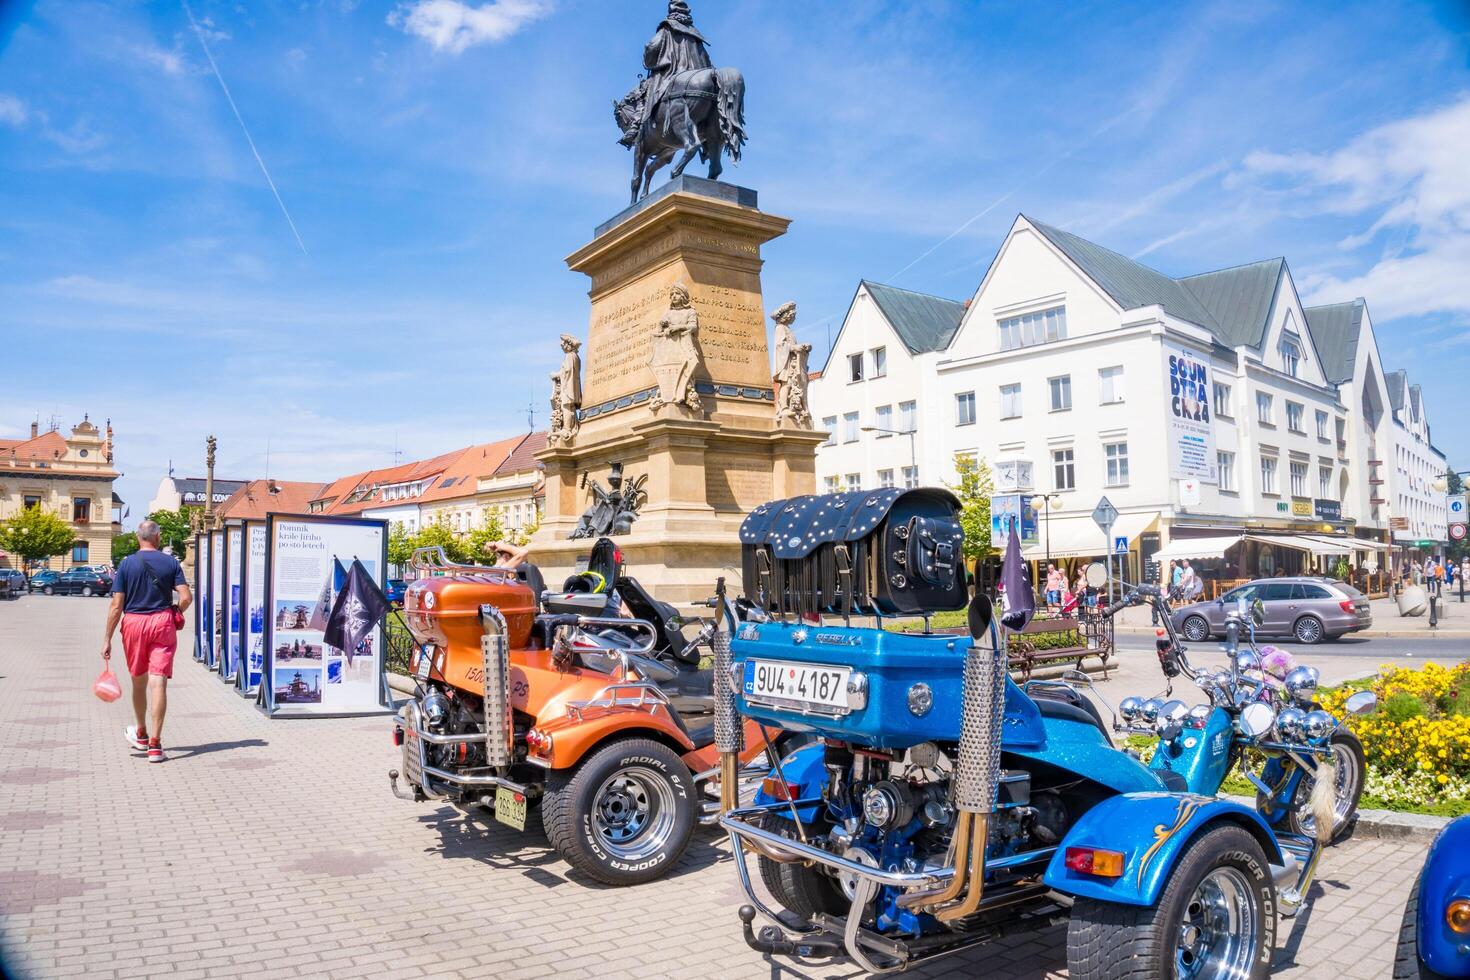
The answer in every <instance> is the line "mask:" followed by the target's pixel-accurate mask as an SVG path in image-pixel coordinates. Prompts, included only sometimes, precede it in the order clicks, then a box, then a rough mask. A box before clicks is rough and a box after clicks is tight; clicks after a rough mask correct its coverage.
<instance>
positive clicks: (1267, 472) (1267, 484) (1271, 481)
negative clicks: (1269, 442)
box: [1261, 456, 1276, 494]
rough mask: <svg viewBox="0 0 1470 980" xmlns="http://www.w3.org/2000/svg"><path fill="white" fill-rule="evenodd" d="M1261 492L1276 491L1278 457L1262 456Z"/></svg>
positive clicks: (1272, 492)
mask: <svg viewBox="0 0 1470 980" xmlns="http://www.w3.org/2000/svg"><path fill="white" fill-rule="evenodd" d="M1261 492H1262V493H1271V494H1274V493H1276V457H1275V456H1262V457H1261Z"/></svg>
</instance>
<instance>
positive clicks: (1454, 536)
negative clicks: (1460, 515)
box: [1450, 524, 1465, 541]
mask: <svg viewBox="0 0 1470 980" xmlns="http://www.w3.org/2000/svg"><path fill="white" fill-rule="evenodd" d="M1450 540H1451V541H1463V540H1465V525H1464V524H1451V525H1450Z"/></svg>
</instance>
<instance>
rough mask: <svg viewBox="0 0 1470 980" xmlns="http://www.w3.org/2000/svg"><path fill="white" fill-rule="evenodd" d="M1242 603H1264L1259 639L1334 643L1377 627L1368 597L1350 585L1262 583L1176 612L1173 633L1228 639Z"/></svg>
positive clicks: (1196, 638) (1295, 581) (1307, 579)
mask: <svg viewBox="0 0 1470 980" xmlns="http://www.w3.org/2000/svg"><path fill="white" fill-rule="evenodd" d="M1237 599H1246V600H1254V599H1260V600H1261V602H1262V604H1263V605H1264V606H1265V607H1266V621H1265V623H1264V624H1263V625H1262V626H1260V627H1258V628H1257V630H1256V633H1257V635H1260V636H1290V637H1294V638H1295V639H1296V641H1297V642H1298V643H1320V642H1321V641H1322V640H1324V639H1326V640H1335V639H1337V638H1338V637H1340V636H1343V635H1345V634H1347V633H1353V632H1356V631H1357V630H1363V629H1367V628H1368V627H1369V626H1372V625H1373V613H1372V611H1371V610H1370V609H1369V608H1368V597H1367V596H1365V595H1363V593H1361V592H1359V591H1358V590H1357V589H1355V588H1353V587H1352V586H1351V585H1348V584H1347V583H1346V582H1339V581H1337V580H1336V579H1330V578H1311V577H1305V576H1304V577H1298V578H1263V579H1256V580H1255V581H1254V582H1247V583H1246V584H1245V585H1241V586H1237V587H1236V588H1233V589H1231V590H1230V591H1229V592H1227V593H1225V594H1224V595H1223V596H1221V597H1220V598H1218V599H1215V600H1213V601H1205V602H1196V603H1194V604H1192V605H1188V606H1180V607H1179V608H1178V609H1176V610H1174V628H1175V629H1176V630H1178V631H1179V633H1180V634H1181V635H1182V636H1183V637H1184V638H1185V639H1187V640H1193V641H1195V642H1197V643H1198V642H1201V641H1203V640H1208V639H1211V638H1213V637H1223V636H1224V635H1225V611H1226V609H1228V608H1230V607H1231V606H1232V605H1233V604H1234V603H1235V601H1236V600H1237Z"/></svg>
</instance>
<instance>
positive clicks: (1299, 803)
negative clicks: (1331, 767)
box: [1256, 728, 1368, 844]
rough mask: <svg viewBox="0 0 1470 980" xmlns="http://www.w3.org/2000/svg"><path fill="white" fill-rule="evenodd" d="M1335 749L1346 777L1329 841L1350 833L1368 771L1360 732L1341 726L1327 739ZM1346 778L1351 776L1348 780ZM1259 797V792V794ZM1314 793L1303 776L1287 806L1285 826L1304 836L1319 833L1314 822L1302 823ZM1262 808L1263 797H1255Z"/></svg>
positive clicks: (1337, 839)
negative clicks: (1358, 734)
mask: <svg viewBox="0 0 1470 980" xmlns="http://www.w3.org/2000/svg"><path fill="white" fill-rule="evenodd" d="M1328 744H1329V745H1331V746H1332V749H1333V751H1334V752H1335V753H1336V755H1337V764H1338V766H1339V779H1341V780H1343V782H1342V784H1341V785H1340V787H1339V790H1338V800H1337V824H1336V826H1334V827H1333V828H1332V839H1331V840H1330V841H1328V842H1327V843H1328V844H1336V843H1338V842H1339V841H1341V840H1342V839H1343V838H1344V837H1346V836H1347V835H1348V831H1350V830H1351V829H1352V826H1353V821H1354V820H1356V819H1357V815H1358V801H1359V800H1361V799H1362V798H1363V782H1364V780H1365V779H1366V777H1367V773H1368V758H1367V756H1366V755H1365V754H1364V752H1363V743H1362V742H1360V741H1358V736H1356V735H1354V734H1353V733H1352V732H1351V731H1347V730H1345V729H1341V728H1339V729H1338V730H1337V731H1336V732H1334V733H1333V735H1332V738H1331V739H1329V740H1328ZM1344 765H1349V766H1353V767H1354V769H1353V774H1352V775H1351V776H1349V775H1348V774H1347V773H1346V770H1343V769H1342V768H1341V767H1342V766H1344ZM1347 779H1352V782H1351V783H1347V782H1346V780H1347ZM1256 795H1257V797H1259V796H1260V794H1259V793H1258V794H1256ZM1311 796H1312V784H1311V781H1310V780H1308V779H1306V778H1303V779H1302V780H1301V781H1300V782H1298V783H1297V784H1296V794H1295V795H1294V796H1293V797H1292V800H1291V804H1290V805H1289V806H1288V807H1287V810H1286V826H1287V828H1288V829H1289V830H1290V831H1291V832H1292V833H1293V834H1301V835H1302V836H1303V837H1311V836H1313V835H1314V834H1315V833H1316V827H1315V825H1309V824H1307V823H1303V821H1302V817H1303V816H1305V815H1306V814H1305V810H1306V808H1307V805H1308V801H1309V800H1310V799H1311ZM1256 806H1257V807H1258V808H1259V806H1260V800H1259V798H1258V799H1257V800H1256Z"/></svg>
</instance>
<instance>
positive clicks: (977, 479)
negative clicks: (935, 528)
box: [949, 453, 995, 564]
mask: <svg viewBox="0 0 1470 980" xmlns="http://www.w3.org/2000/svg"><path fill="white" fill-rule="evenodd" d="M955 471H956V472H957V473H958V474H959V477H960V480H959V483H956V484H950V485H949V488H950V489H951V490H953V491H954V494H955V496H956V497H959V498H960V526H961V527H963V528H964V530H965V560H966V563H967V564H968V563H970V562H973V561H974V560H975V559H976V558H979V557H980V556H981V555H988V554H990V551H991V548H990V496H991V494H993V493H995V479H994V477H993V476H992V475H991V472H990V464H989V463H987V462H985V460H983V459H980V458H979V457H977V456H974V455H972V454H970V453H962V454H960V455H958V456H956V457H955Z"/></svg>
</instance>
